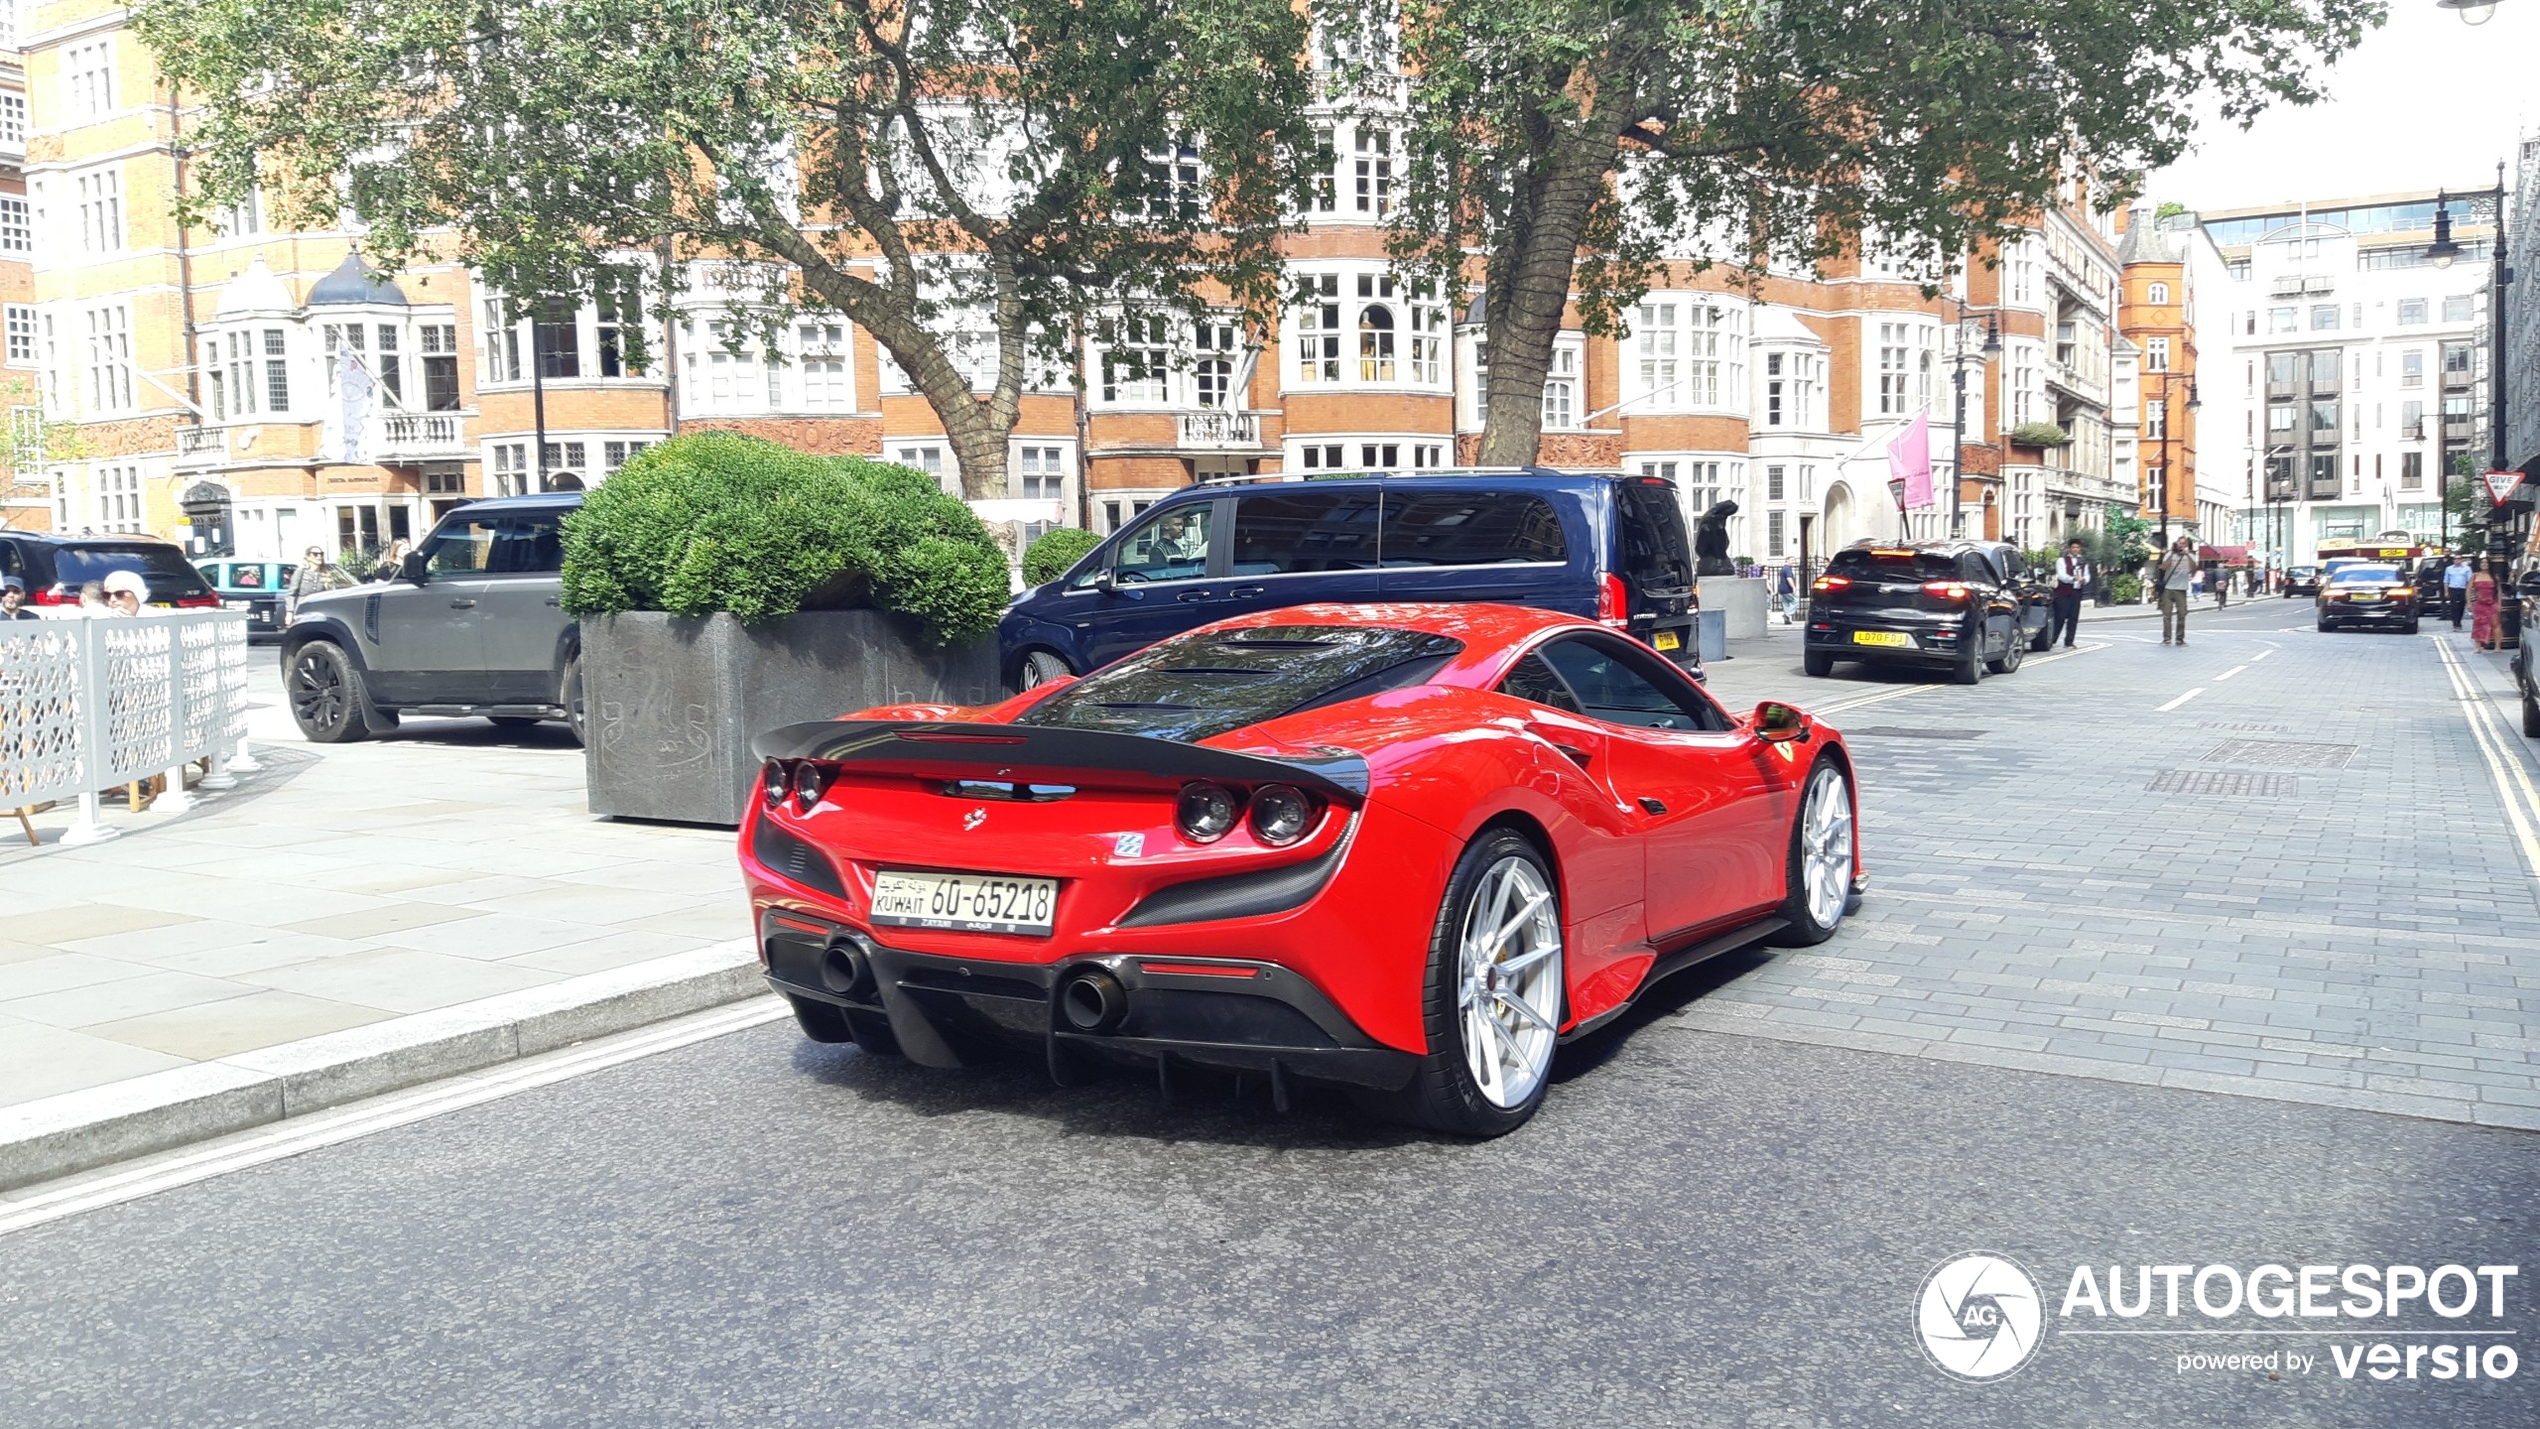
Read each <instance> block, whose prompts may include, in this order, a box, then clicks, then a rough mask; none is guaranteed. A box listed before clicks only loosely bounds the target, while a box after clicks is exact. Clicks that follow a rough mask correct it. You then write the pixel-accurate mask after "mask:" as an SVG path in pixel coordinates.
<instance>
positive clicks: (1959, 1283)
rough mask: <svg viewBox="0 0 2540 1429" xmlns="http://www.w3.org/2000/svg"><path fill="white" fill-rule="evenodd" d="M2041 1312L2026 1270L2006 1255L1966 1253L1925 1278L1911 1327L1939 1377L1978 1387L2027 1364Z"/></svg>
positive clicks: (2041, 1316)
mask: <svg viewBox="0 0 2540 1429" xmlns="http://www.w3.org/2000/svg"><path fill="white" fill-rule="evenodd" d="M2045 1314H2046V1311H2045V1306H2044V1303H2043V1302H2042V1301H2041V1300H2040V1299H2039V1297H2038V1293H2037V1282H2036V1281H2035V1280H2034V1279H2032V1278H2030V1276H2029V1273H2028V1272H2027V1271H2025V1270H2022V1269H2021V1268H2020V1267H2019V1265H2018V1264H2017V1263H2015V1262H2014V1261H2012V1260H2011V1259H2010V1258H2009V1257H2008V1256H2001V1255H1994V1254H1991V1253H1990V1252H1985V1251H1971V1252H1969V1253H1967V1254H1965V1255H1961V1256H1958V1257H1956V1258H1955V1259H1952V1260H1947V1261H1943V1262H1942V1263H1941V1264H1940V1265H1939V1266H1938V1267H1937V1268H1935V1269H1934V1270H1933V1271H1932V1273H1931V1274H1930V1275H1928V1276H1926V1277H1924V1279H1923V1289H1922V1293H1921V1295H1919V1296H1918V1297H1916V1299H1915V1304H1914V1329H1915V1333H1916V1334H1917V1335H1919V1336H1920V1337H1921V1339H1922V1342H1923V1354H1924V1355H1925V1356H1926V1357H1928V1358H1929V1359H1930V1360H1931V1362H1932V1364H1933V1365H1934V1366H1935V1367H1937V1368H1938V1369H1939V1370H1940V1372H1941V1373H1943V1374H1946V1375H1948V1376H1949V1377H1950V1378H1952V1379H1963V1380H1966V1381H1968V1382H1969V1383H1973V1384H1983V1383H1986V1382H1989V1381H1992V1380H1997V1379H2004V1378H2007V1377H2009V1376H2010V1375H2011V1374H2012V1373H2013V1372H2014V1371H2016V1370H2017V1369H2019V1367H2020V1366H2022V1365H2024V1364H2027V1363H2028V1360H2029V1356H2030V1355H2032V1354H2034V1353H2036V1351H2037V1340H2038V1332H2039V1329H2040V1327H2041V1325H2042V1323H2043V1322H2044V1319H2045Z"/></svg>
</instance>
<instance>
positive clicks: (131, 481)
mask: <svg viewBox="0 0 2540 1429" xmlns="http://www.w3.org/2000/svg"><path fill="white" fill-rule="evenodd" d="M96 494H97V529H98V530H99V531H101V532H104V533H106V534H108V535H114V536H137V535H139V534H140V533H141V468H139V467H137V466H107V467H99V468H98V469H97V492H96Z"/></svg>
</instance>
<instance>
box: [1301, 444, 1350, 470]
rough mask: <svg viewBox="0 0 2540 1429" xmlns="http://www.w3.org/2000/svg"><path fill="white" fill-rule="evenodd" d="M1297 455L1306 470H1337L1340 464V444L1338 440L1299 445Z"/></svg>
mask: <svg viewBox="0 0 2540 1429" xmlns="http://www.w3.org/2000/svg"><path fill="white" fill-rule="evenodd" d="M1297 456H1298V459H1299V462H1300V464H1301V465H1303V466H1304V468H1305V469H1306V470H1307V471H1338V470H1340V469H1341V466H1342V462H1341V445H1340V443H1338V442H1329V443H1322V444H1314V445H1308V446H1304V447H1300V448H1299V449H1298V451H1297Z"/></svg>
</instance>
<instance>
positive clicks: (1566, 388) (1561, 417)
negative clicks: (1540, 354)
mask: <svg viewBox="0 0 2540 1429" xmlns="http://www.w3.org/2000/svg"><path fill="white" fill-rule="evenodd" d="M1543 424H1544V426H1545V428H1546V429H1548V430H1551V431H1569V430H1572V429H1573V428H1575V427H1577V426H1578V424H1579V350H1578V349H1577V348H1575V347H1570V346H1567V345H1563V346H1558V347H1555V348H1553V349H1552V364H1551V366H1550V367H1548V368H1547V369H1546V370H1545V372H1544V376H1543Z"/></svg>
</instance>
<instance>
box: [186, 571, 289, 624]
mask: <svg viewBox="0 0 2540 1429" xmlns="http://www.w3.org/2000/svg"><path fill="white" fill-rule="evenodd" d="M194 569H196V570H198V571H200V572H202V573H203V579H204V580H205V581H207V582H209V583H210V585H211V587H212V592H213V594H215V595H218V596H219V597H220V603H221V604H222V605H223V606H225V607H227V608H228V609H230V610H243V611H245V612H247V638H248V639H249V640H254V639H255V638H256V637H257V636H260V635H279V634H281V633H282V627H283V626H284V625H285V624H287V623H289V622H288V619H287V617H286V616H285V614H284V611H283V607H284V605H286V604H287V603H288V601H289V598H290V592H291V578H292V577H293V576H296V575H298V574H299V573H300V568H299V567H298V566H295V565H290V564H286V563H284V562H282V561H237V560H230V559H227V558H222V559H220V560H211V561H197V562H195V563H194Z"/></svg>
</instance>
